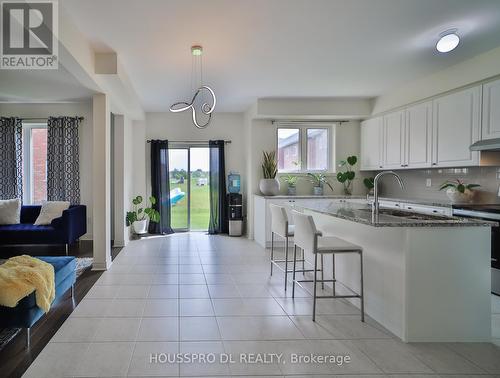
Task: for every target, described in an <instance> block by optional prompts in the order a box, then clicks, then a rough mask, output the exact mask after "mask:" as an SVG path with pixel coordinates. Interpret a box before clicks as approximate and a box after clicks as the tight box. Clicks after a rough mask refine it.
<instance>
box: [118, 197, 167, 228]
mask: <svg viewBox="0 0 500 378" xmlns="http://www.w3.org/2000/svg"><path fill="white" fill-rule="evenodd" d="M142 201H143V199H142V197H141V196H137V197H135V198H133V199H132V206H133V207H132V211H128V212H127V216H126V223H127V227H128V226H130V225H132V227H133V228H134V232H135V233H136V234H139V235H140V234H145V233H147V229H146V228H147V226H148V219H149V221H150V222H154V223H158V222H159V221H160V213H159V212H158V211H157V210H155V209H153V206H154V205H155V204H156V198H155V197H153V196H151V197H149V202H150V204H151V205H150V206H149V207H146V208H143V207H140V205H141V203H142Z"/></svg>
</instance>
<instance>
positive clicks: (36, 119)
mask: <svg viewBox="0 0 500 378" xmlns="http://www.w3.org/2000/svg"><path fill="white" fill-rule="evenodd" d="M18 118H19V119H20V120H22V121H47V120H48V119H49V118H50V117H18ZM53 118H60V117H53ZM70 118H71V117H70ZM75 118H78V119H79V120H80V121H81V120H83V119H84V118H83V117H75Z"/></svg>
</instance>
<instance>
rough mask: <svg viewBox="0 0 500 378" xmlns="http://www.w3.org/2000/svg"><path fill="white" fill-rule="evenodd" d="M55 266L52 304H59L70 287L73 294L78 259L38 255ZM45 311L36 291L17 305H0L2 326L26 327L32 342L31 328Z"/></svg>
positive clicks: (0, 326)
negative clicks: (37, 303)
mask: <svg viewBox="0 0 500 378" xmlns="http://www.w3.org/2000/svg"><path fill="white" fill-rule="evenodd" d="M37 258H38V259H40V260H43V261H45V262H47V263H49V264H51V265H52V266H53V267H54V273H55V288H56V297H55V299H54V302H52V306H54V305H55V304H57V302H59V301H60V300H61V298H62V297H63V296H64V293H66V292H67V291H68V290H69V289H71V295H73V285H74V284H75V282H76V259H75V258H74V257H72V256H40V257H37ZM0 289H1V288H0ZM43 314H44V312H43V311H42V310H41V309H40V308H39V307H38V306H37V305H36V299H35V293H34V292H33V293H31V294H30V295H28V296H27V297H25V298H23V299H22V300H20V301H19V303H18V305H17V306H16V307H13V308H11V307H5V306H0V328H26V331H27V338H26V343H27V346H28V347H29V344H30V329H31V327H32V326H33V325H34V324H35V323H36V322H37V321H38V319H40V318H41V317H42V316H43Z"/></svg>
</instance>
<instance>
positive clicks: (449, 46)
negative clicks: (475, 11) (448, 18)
mask: <svg viewBox="0 0 500 378" xmlns="http://www.w3.org/2000/svg"><path fill="white" fill-rule="evenodd" d="M459 43H460V37H459V36H458V35H457V31H456V30H448V31H446V32H444V33H443V34H441V36H440V38H439V41H438V42H437V44H436V49H437V51H439V52H442V53H447V52H450V51H451V50H454V49H455V48H456V47H457V46H458V44H459Z"/></svg>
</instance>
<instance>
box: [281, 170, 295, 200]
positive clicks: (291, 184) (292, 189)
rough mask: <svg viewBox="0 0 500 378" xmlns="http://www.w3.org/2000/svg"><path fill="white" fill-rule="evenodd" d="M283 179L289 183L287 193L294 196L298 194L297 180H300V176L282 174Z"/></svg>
mask: <svg viewBox="0 0 500 378" xmlns="http://www.w3.org/2000/svg"><path fill="white" fill-rule="evenodd" d="M281 179H282V180H283V181H284V182H286V184H287V186H288V187H287V193H288V195H289V196H294V195H296V194H297V181H299V178H298V176H294V175H291V174H288V175H286V176H281Z"/></svg>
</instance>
